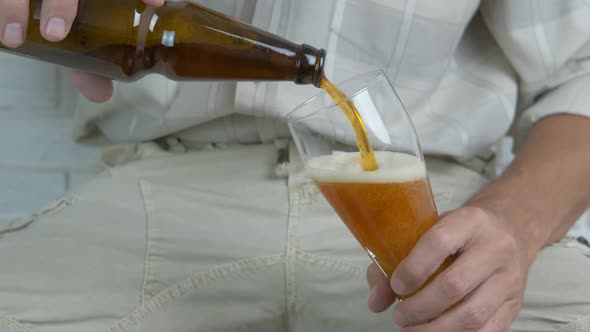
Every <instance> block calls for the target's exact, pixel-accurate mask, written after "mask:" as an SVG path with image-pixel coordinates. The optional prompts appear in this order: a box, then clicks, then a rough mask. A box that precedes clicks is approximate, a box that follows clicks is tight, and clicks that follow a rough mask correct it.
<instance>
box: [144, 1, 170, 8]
mask: <svg viewBox="0 0 590 332" xmlns="http://www.w3.org/2000/svg"><path fill="white" fill-rule="evenodd" d="M143 2H145V3H146V4H148V5H150V6H153V7H161V6H162V5H164V2H165V0H144V1H143Z"/></svg>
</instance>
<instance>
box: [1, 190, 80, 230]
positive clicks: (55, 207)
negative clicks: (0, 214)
mask: <svg viewBox="0 0 590 332" xmlns="http://www.w3.org/2000/svg"><path fill="white" fill-rule="evenodd" d="M72 202H73V198H72V197H68V198H62V199H59V200H57V201H54V202H53V203H51V204H49V206H47V207H46V208H44V209H42V210H41V211H39V212H36V213H33V214H31V215H29V216H27V217H23V218H16V219H13V220H5V221H2V220H0V222H2V223H6V224H7V225H6V226H0V236H2V235H5V234H8V233H13V232H18V231H21V230H23V229H25V228H27V227H29V226H31V225H32V224H33V223H35V222H36V221H37V220H38V219H39V218H40V217H47V216H51V215H53V214H55V213H57V212H59V211H61V210H63V209H64V208H66V207H68V206H70V205H71V204H72Z"/></svg>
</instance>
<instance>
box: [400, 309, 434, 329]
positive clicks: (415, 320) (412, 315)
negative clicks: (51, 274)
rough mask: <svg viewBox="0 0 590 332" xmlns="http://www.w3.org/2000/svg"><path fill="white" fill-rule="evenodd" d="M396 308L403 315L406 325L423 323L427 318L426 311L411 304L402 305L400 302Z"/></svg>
mask: <svg viewBox="0 0 590 332" xmlns="http://www.w3.org/2000/svg"><path fill="white" fill-rule="evenodd" d="M398 310H399V312H400V313H401V314H402V315H403V316H404V318H405V320H406V323H407V326H412V325H416V324H421V323H425V322H427V321H428V319H429V315H428V313H427V312H425V311H424V310H423V309H422V307H416V306H411V305H410V304H408V305H407V306H405V307H402V304H400V305H399V309H398Z"/></svg>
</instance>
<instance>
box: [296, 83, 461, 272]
mask: <svg viewBox="0 0 590 332" xmlns="http://www.w3.org/2000/svg"><path fill="white" fill-rule="evenodd" d="M337 87H338V88H339V89H340V90H341V91H342V92H343V93H344V94H345V95H346V96H347V98H348V99H347V100H343V101H341V103H345V102H349V103H352V104H353V105H354V106H355V107H356V109H357V110H358V113H359V115H360V118H361V119H362V122H363V123H364V127H365V130H366V133H367V134H368V138H369V141H370V143H371V144H372V147H373V149H374V154H375V157H376V160H377V163H378V166H379V168H378V169H377V170H375V171H371V172H366V171H364V170H363V168H362V166H361V165H362V163H361V155H360V152H359V149H358V147H357V144H356V143H357V138H356V136H355V130H354V129H353V126H352V125H351V123H350V122H349V121H348V118H347V117H346V115H345V114H344V113H343V112H342V111H341V109H340V106H341V105H340V104H341V103H339V104H337V103H335V102H334V100H333V99H332V98H331V97H330V96H329V95H328V94H327V93H325V92H324V93H321V94H319V95H317V96H315V97H313V98H312V99H310V100H308V101H307V102H305V103H304V104H302V105H301V106H299V107H298V108H297V109H295V110H294V111H292V112H291V113H290V114H289V116H288V121H289V127H290V130H291V133H292V136H293V138H294V140H295V143H296V145H297V149H298V151H299V153H300V155H301V158H302V160H303V162H304V163H305V167H306V172H307V174H308V175H309V176H310V177H311V178H312V180H313V181H314V182H315V184H316V185H317V187H318V188H319V190H320V191H321V192H322V194H323V196H324V197H325V198H326V199H327V201H328V202H329V203H330V205H331V206H332V207H333V208H334V210H335V211H336V213H337V214H338V215H339V216H340V218H341V219H342V221H343V222H344V224H345V225H346V226H347V227H348V229H349V230H350V232H351V233H352V234H353V235H354V236H355V238H356V240H357V241H358V242H359V243H360V245H361V246H362V247H363V248H364V249H365V250H366V252H367V253H368V254H369V256H370V257H371V258H372V259H373V260H374V261H375V262H376V263H377V264H378V266H379V267H380V268H381V270H382V271H383V273H384V274H385V275H386V276H387V277H389V278H391V276H392V274H393V272H394V271H395V269H396V267H397V266H398V264H399V263H400V262H401V261H402V260H403V259H404V258H405V257H406V256H407V255H408V254H409V253H410V251H411V250H412V248H413V247H414V246H415V245H416V242H417V241H418V240H419V238H420V237H421V236H422V235H423V234H424V233H426V231H428V229H430V228H431V227H432V226H433V225H434V224H435V223H436V222H437V221H438V213H437V209H436V206H435V202H434V198H433V195H432V191H431V188H430V183H429V180H428V177H427V172H426V167H425V163H424V157H423V154H422V151H421V148H420V144H419V141H418V136H417V134H416V131H415V129H414V126H413V124H412V121H411V119H410V117H409V115H408V113H407V112H406V110H405V108H404V106H403V104H402V102H401V101H400V99H399V98H398V96H397V94H396V92H395V90H394V88H393V86H392V85H391V83H390V82H389V80H388V79H387V77H386V76H385V74H384V73H383V72H380V71H377V72H371V73H367V74H364V75H360V76H358V77H355V78H353V79H350V80H348V81H346V82H344V83H341V84H339V85H337ZM449 264H450V259H449V260H447V261H446V262H445V263H444V264H443V265H442V266H441V267H440V268H439V271H437V272H436V273H435V275H436V274H438V273H439V272H440V271H442V270H443V269H444V268H446V267H447V266H448V265H449ZM435 275H434V276H435ZM434 276H433V277H432V278H434ZM432 278H431V279H432ZM429 281H430V280H429Z"/></svg>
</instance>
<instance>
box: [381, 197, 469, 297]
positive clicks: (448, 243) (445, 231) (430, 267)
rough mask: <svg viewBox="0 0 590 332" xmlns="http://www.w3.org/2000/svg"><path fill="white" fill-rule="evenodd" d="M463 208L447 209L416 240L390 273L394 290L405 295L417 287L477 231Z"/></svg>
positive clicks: (462, 246)
mask: <svg viewBox="0 0 590 332" xmlns="http://www.w3.org/2000/svg"><path fill="white" fill-rule="evenodd" d="M463 210H467V209H462V210H458V211H455V212H453V213H450V214H449V215H447V216H446V217H445V218H444V219H441V220H440V221H439V222H438V223H437V224H436V225H434V226H433V227H432V228H431V229H430V230H429V231H428V232H426V234H424V235H423V236H422V237H421V238H420V240H418V242H417V243H416V246H415V247H414V249H412V251H411V252H410V254H409V255H408V256H407V257H406V258H405V259H404V260H403V261H402V262H401V263H400V264H399V266H398V267H397V269H396V271H395V272H394V274H393V277H392V279H391V287H392V289H393V291H394V292H395V293H396V294H398V295H407V294H411V293H413V292H414V291H416V290H417V289H419V288H420V287H421V286H422V285H423V284H424V283H425V282H426V280H428V278H429V277H430V276H431V275H432V274H433V273H434V272H436V270H437V269H438V268H439V267H440V266H441V264H442V263H443V262H444V261H445V260H446V259H447V258H448V257H449V256H452V255H454V254H455V253H457V252H458V251H459V250H460V249H462V248H464V247H466V244H468V241H469V240H470V239H471V238H472V237H473V236H474V234H475V233H476V231H477V227H476V224H477V223H475V222H473V220H472V219H473V218H474V216H473V215H472V213H469V210H467V211H463Z"/></svg>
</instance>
